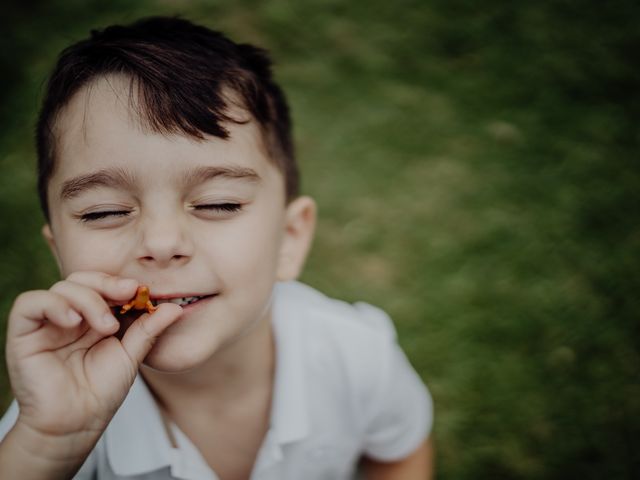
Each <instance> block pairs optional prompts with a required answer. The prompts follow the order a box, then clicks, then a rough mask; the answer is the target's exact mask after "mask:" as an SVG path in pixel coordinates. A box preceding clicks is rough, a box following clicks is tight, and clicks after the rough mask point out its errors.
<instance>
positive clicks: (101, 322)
mask: <svg viewBox="0 0 640 480" xmlns="http://www.w3.org/2000/svg"><path fill="white" fill-rule="evenodd" d="M49 290H50V291H51V292H55V293H57V294H58V295H61V296H63V297H64V298H65V299H66V300H67V301H68V302H69V303H70V304H71V306H72V307H73V309H74V310H76V311H77V312H78V313H80V315H81V316H82V318H83V319H84V321H85V322H87V323H88V324H89V326H91V328H92V329H94V330H96V331H98V332H100V333H101V334H103V335H112V334H114V333H115V332H116V331H117V330H118V328H119V323H118V321H117V320H116V318H115V317H114V316H113V313H111V309H110V308H109V305H107V302H106V301H105V299H104V298H102V297H101V296H100V294H99V293H98V292H96V291H95V290H93V289H92V288H90V287H87V286H85V285H82V284H79V283H75V282H72V281H69V280H62V281H60V282H58V283H56V284H55V285H53V286H52V287H51V288H50V289H49Z"/></svg>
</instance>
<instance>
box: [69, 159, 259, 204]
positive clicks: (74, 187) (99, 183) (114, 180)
mask: <svg viewBox="0 0 640 480" xmlns="http://www.w3.org/2000/svg"><path fill="white" fill-rule="evenodd" d="M214 178H227V179H238V180H245V181H249V182H251V183H257V182H259V181H260V176H259V175H258V174H257V173H256V172H255V170H252V169H251V168H244V167H235V166H226V167H213V166H210V167H197V168H195V169H193V170H190V171H189V172H187V173H186V174H185V175H184V176H183V178H182V183H183V185H184V186H193V185H196V184H199V183H203V182H206V181H208V180H212V179H214ZM134 185H135V177H133V176H132V175H131V174H130V173H129V172H127V171H126V170H124V169H120V168H114V169H104V170H99V171H97V172H93V173H89V174H86V175H79V176H77V177H74V178H71V179H69V180H66V181H65V182H64V183H63V184H62V187H61V189H60V197H61V198H62V199H65V200H69V199H71V198H74V197H77V196H78V195H80V194H81V193H83V192H85V191H87V190H90V189H92V188H99V187H107V188H130V189H132V188H133V186H134Z"/></svg>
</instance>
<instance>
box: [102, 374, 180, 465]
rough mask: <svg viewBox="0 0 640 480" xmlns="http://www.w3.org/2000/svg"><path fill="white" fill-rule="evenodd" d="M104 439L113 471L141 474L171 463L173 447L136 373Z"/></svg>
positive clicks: (157, 410) (152, 401)
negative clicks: (133, 446)
mask: <svg viewBox="0 0 640 480" xmlns="http://www.w3.org/2000/svg"><path fill="white" fill-rule="evenodd" d="M105 442H106V448H107V456H108V459H109V464H110V465H111V468H112V469H113V472H114V473H115V474H116V475H121V476H128V475H141V474H143V473H148V472H151V471H154V470H159V469H161V468H165V467H168V466H170V465H171V460H172V457H173V454H174V453H173V452H174V451H175V449H174V448H173V447H172V446H171V443H170V441H169V437H168V435H167V432H166V430H165V426H164V422H163V420H162V416H161V414H160V411H159V409H158V407H157V405H156V404H155V401H154V399H153V396H152V395H151V392H150V391H149V389H148V388H147V386H146V384H145V383H144V380H142V378H141V377H140V376H139V375H138V376H137V377H136V379H135V381H134V382H133V385H132V387H131V390H130V391H129V394H128V395H127V397H126V398H125V400H124V402H123V404H122V405H121V406H120V408H119V409H118V411H117V412H116V414H115V416H114V417H113V419H112V420H111V423H110V424H109V427H108V428H107V430H106V432H105ZM132 445H135V446H136V447H135V448H132Z"/></svg>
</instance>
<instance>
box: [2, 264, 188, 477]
mask: <svg viewBox="0 0 640 480" xmlns="http://www.w3.org/2000/svg"><path fill="white" fill-rule="evenodd" d="M137 287H138V282H137V281H135V280H131V279H123V278H118V277H114V276H110V275H107V274H104V273H99V272H76V273H73V274H71V275H70V276H69V277H68V278H67V279H66V280H62V281H60V282H58V283H56V284H55V285H53V286H52V287H51V288H50V289H49V290H39V291H30V292H26V293H23V294H21V295H20V296H19V297H18V298H17V299H16V301H15V303H14V305H13V308H12V310H11V312H10V315H9V327H8V331H7V348H6V354H7V366H8V371H9V377H10V379H11V385H12V387H13V392H14V395H15V397H16V400H17V402H18V404H19V407H20V414H19V417H18V421H17V423H16V426H15V427H14V430H18V431H20V432H22V436H23V438H16V437H19V436H18V434H17V433H15V432H14V436H13V441H21V440H24V439H26V437H29V439H30V440H29V441H30V442H33V439H34V438H36V439H37V440H38V442H40V441H42V442H44V444H46V445H47V448H51V451H52V452H53V456H55V457H56V459H59V458H58V457H65V458H66V456H67V455H68V456H69V458H75V456H76V454H77V455H78V457H79V458H84V457H85V456H86V455H88V453H89V452H90V451H91V449H92V448H93V446H94V445H95V442H96V441H97V440H98V438H99V437H100V435H101V433H102V432H103V431H104V429H105V428H106V426H107V424H108V423H109V421H110V420H111V418H112V416H113V415H114V414H115V412H116V410H117V409H118V407H119V406H120V405H121V403H122V402H123V400H124V398H125V397H126V395H127V392H128V391H129V388H130V387H131V385H132V383H133V381H134V379H135V376H136V373H137V371H138V367H139V366H140V363H141V362H142V361H143V360H144V358H145V356H146V355H147V353H148V352H149V350H150V349H151V347H152V345H153V342H154V339H155V338H156V337H157V336H158V335H160V334H161V333H162V332H163V331H164V330H165V329H166V328H167V327H168V326H169V325H171V324H172V323H173V322H174V321H175V320H176V319H177V318H178V317H179V316H180V314H181V312H182V308H181V307H179V306H178V305H174V304H172V303H165V304H162V305H160V306H159V307H158V308H157V310H156V311H155V312H154V313H153V314H151V315H150V314H148V313H144V314H142V315H141V316H140V317H139V318H137V319H135V321H133V323H132V324H131V325H130V326H129V327H128V329H127V330H126V332H125V334H124V336H122V338H121V339H119V338H117V337H116V336H115V335H114V334H115V333H116V332H117V331H118V330H119V328H120V325H119V323H118V322H117V320H116V319H115V318H114V317H113V315H112V313H111V310H110V308H109V302H110V303H112V304H122V303H125V302H126V301H127V300H129V299H130V298H131V297H132V296H133V295H134V294H135V292H136V289H137ZM10 434H11V432H10ZM9 436H10V435H8V436H7V437H9ZM56 442H57V443H56ZM30 446H32V445H23V447H24V448H29V447H30ZM57 447H59V450H58V448H57ZM1 459H2V456H1V455H0V460H1ZM78 466H79V465H78Z"/></svg>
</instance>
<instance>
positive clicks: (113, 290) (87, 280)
mask: <svg viewBox="0 0 640 480" xmlns="http://www.w3.org/2000/svg"><path fill="white" fill-rule="evenodd" d="M67 280H68V281H70V282H73V283H79V284H80V285H84V286H86V287H89V288H91V289H92V290H94V291H96V292H98V293H99V294H100V295H101V296H102V297H103V298H105V299H107V300H113V301H114V302H115V304H121V303H122V302H125V301H127V300H129V299H131V298H132V297H133V296H134V295H135V293H136V289H137V288H138V285H139V282H138V281H137V280H134V279H133V278H124V277H118V276H115V275H109V274H108V273H103V272H89V271H79V272H73V273H72V274H70V275H69V276H68V277H67Z"/></svg>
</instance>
